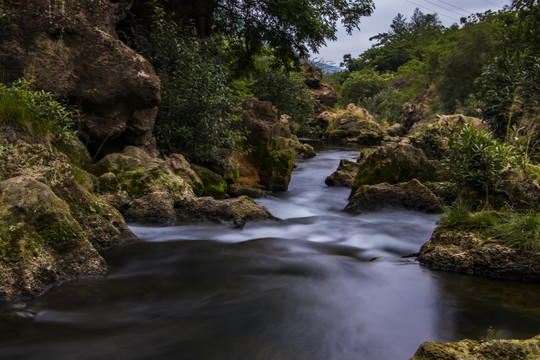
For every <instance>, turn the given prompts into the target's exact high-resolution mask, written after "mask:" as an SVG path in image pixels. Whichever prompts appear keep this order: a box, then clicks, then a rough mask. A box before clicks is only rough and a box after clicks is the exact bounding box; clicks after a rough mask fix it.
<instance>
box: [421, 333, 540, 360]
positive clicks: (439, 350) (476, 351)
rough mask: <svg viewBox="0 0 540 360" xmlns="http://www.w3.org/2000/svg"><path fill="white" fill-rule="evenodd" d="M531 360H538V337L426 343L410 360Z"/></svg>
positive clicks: (539, 339) (539, 337) (539, 343)
mask: <svg viewBox="0 0 540 360" xmlns="http://www.w3.org/2000/svg"><path fill="white" fill-rule="evenodd" d="M458 359H459V360H503V359H506V360H532V359H540V336H537V337H534V338H532V339H528V340H490V341H473V340H462V341H459V342H453V343H438V342H426V343H424V344H422V346H420V348H419V349H418V351H417V352H416V354H414V356H413V357H412V358H411V360H458Z"/></svg>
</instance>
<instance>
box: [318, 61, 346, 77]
mask: <svg viewBox="0 0 540 360" xmlns="http://www.w3.org/2000/svg"><path fill="white" fill-rule="evenodd" d="M310 63H312V64H313V65H315V66H317V67H319V68H321V70H322V72H323V73H324V74H333V73H335V72H338V71H343V70H344V69H342V68H340V67H337V66H333V65H328V64H325V63H322V62H318V61H310Z"/></svg>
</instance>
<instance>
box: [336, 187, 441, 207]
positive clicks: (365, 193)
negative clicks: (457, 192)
mask: <svg viewBox="0 0 540 360" xmlns="http://www.w3.org/2000/svg"><path fill="white" fill-rule="evenodd" d="M351 194H352V195H351V197H350V198H349V203H348V204H347V206H346V207H345V209H344V211H345V212H349V213H353V214H360V213H362V212H364V211H374V210H380V209H382V208H384V207H403V208H405V209H409V210H417V211H423V212H428V213H436V212H441V211H442V207H441V201H440V199H439V198H438V197H437V196H435V194H433V193H432V192H431V191H430V190H429V189H428V188H427V187H426V186H424V185H423V184H422V183H420V182H419V181H418V180H416V179H413V180H411V181H409V182H406V183H400V184H388V183H381V184H377V185H362V186H360V187H358V188H357V189H356V190H355V192H354V193H351Z"/></svg>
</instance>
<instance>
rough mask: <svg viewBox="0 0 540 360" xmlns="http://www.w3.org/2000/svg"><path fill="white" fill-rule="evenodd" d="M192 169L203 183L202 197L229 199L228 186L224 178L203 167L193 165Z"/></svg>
mask: <svg viewBox="0 0 540 360" xmlns="http://www.w3.org/2000/svg"><path fill="white" fill-rule="evenodd" d="M191 168H192V169H193V170H194V171H195V172H196V173H197V175H198V176H199V178H200V179H201V181H202V182H203V190H202V196H212V197H214V198H216V199H223V198H226V197H227V187H228V185H227V182H226V181H225V179H224V178H223V176H221V175H220V174H218V173H215V172H213V171H212V170H210V169H208V168H205V167H203V166H198V165H193V164H192V165H191Z"/></svg>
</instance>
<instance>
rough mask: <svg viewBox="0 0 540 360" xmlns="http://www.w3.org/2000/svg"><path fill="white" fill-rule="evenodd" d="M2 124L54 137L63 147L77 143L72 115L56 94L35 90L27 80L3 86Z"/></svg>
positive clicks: (0, 88)
mask: <svg viewBox="0 0 540 360" xmlns="http://www.w3.org/2000/svg"><path fill="white" fill-rule="evenodd" d="M0 122H4V123H8V124H11V125H15V126H18V127H26V128H29V129H30V130H31V131H32V132H33V133H34V134H36V135H41V136H51V137H52V140H53V141H58V142H60V143H66V144H72V143H74V141H75V132H74V131H73V130H72V127H73V120H72V119H71V114H70V112H69V111H68V110H67V109H66V108H65V107H64V106H63V105H62V104H60V103H59V102H58V101H56V100H55V99H54V96H53V94H51V93H49V92H46V91H44V90H34V89H33V88H32V84H31V83H30V82H29V81H26V80H17V81H16V82H14V83H13V84H12V85H11V87H6V86H5V85H3V84H0Z"/></svg>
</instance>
